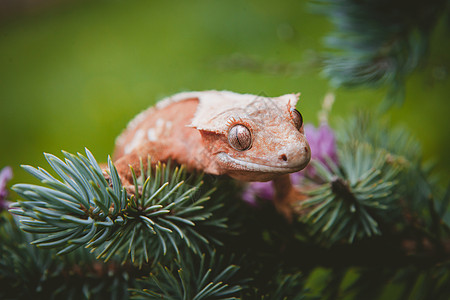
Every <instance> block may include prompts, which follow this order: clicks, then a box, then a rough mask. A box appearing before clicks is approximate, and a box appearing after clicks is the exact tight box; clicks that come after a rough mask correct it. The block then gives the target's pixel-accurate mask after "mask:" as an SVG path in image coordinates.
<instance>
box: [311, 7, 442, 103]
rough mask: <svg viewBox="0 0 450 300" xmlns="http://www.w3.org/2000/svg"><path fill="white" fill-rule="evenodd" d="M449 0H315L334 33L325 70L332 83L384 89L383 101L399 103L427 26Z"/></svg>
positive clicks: (418, 57) (426, 40) (329, 39)
mask: <svg viewBox="0 0 450 300" xmlns="http://www.w3.org/2000/svg"><path fill="white" fill-rule="evenodd" d="M447 5H448V1H445V0H438V1H433V3H428V2H423V1H406V0H395V1H390V0H369V1H356V0H337V1H336V0H315V1H314V2H313V9H314V10H315V11H316V12H318V13H322V14H324V15H326V16H327V17H328V18H329V19H330V21H331V22H332V23H333V25H334V27H335V31H334V32H333V33H331V34H330V35H329V36H328V37H327V38H326V41H325V43H326V45H327V46H328V47H329V48H330V49H331V51H329V52H328V53H327V59H326V60H325V66H324V69H323V72H324V74H325V76H326V77H328V78H330V80H331V83H332V84H333V85H335V86H345V87H371V88H379V87H381V86H385V87H387V88H388V92H387V95H386V100H387V101H386V104H388V106H389V105H392V104H393V103H395V102H397V103H401V102H402V101H403V98H404V84H405V80H406V78H407V76H408V75H409V74H411V73H412V71H414V70H415V69H416V68H417V67H418V66H420V64H421V63H422V62H423V61H424V58H425V56H426V52H427V48H428V44H429V40H430V36H431V30H432V29H433V28H434V25H435V24H436V23H437V20H439V17H440V15H442V13H443V12H445V8H446V6H447Z"/></svg>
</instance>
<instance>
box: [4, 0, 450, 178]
mask: <svg viewBox="0 0 450 300" xmlns="http://www.w3.org/2000/svg"><path fill="white" fill-rule="evenodd" d="M2 1H3V2H4V3H3V4H4V5H3V7H2V8H3V11H2V12H1V13H0V17H1V18H2V20H1V22H0V143H1V147H0V167H2V166H5V165H11V166H12V167H13V168H14V172H15V178H14V180H13V182H19V181H22V182H23V181H30V179H31V176H28V175H26V174H25V172H24V171H22V170H20V168H19V165H20V164H31V165H40V166H43V167H44V168H47V169H48V165H47V164H46V163H45V160H44V157H43V155H42V153H43V152H50V153H54V154H56V155H60V152H59V151H60V150H61V149H64V150H67V151H70V152H76V151H80V152H82V151H83V149H84V147H88V148H89V149H90V150H91V151H92V152H93V154H94V155H95V156H96V157H97V159H98V160H106V157H107V155H108V154H110V153H112V150H113V145H114V139H115V137H116V136H117V135H118V134H119V133H120V132H121V130H122V129H123V128H124V127H125V126H126V124H127V122H128V121H129V120H130V119H131V118H132V117H133V116H134V115H135V114H136V113H138V112H139V111H141V110H142V109H144V108H146V107H148V106H149V105H151V104H153V103H154V102H155V101H156V100H158V99H160V98H162V97H165V96H168V95H171V94H174V93H177V92H180V91H185V90H207V89H217V90H222V89H224V90H232V91H235V92H240V93H256V94H260V93H263V94H266V95H270V96H277V95H281V94H285V93H291V92H301V93H302V97H301V102H300V105H299V106H298V107H299V108H300V110H301V111H302V113H303V115H304V118H305V119H306V121H307V122H313V123H316V124H317V112H318V110H319V109H320V105H321V102H322V99H323V97H324V96H325V94H326V93H327V92H329V91H332V89H331V87H330V86H329V84H328V81H327V80H326V79H324V78H323V77H321V76H320V71H321V63H320V55H321V51H323V50H324V49H323V46H322V41H323V38H324V36H325V35H326V34H327V33H329V32H330V30H331V29H332V27H331V25H330V23H329V22H328V20H327V19H326V18H324V17H322V16H318V15H314V14H312V13H310V12H309V10H308V5H307V4H308V2H307V1H300V0H290V1H270V0H265V1H256V0H253V1H237V0H231V1H207V0H196V1H149V0H133V1H131V0H130V1H100V0H98V1H59V2H64V3H63V4H61V3H57V4H58V5H56V4H54V3H53V4H54V5H50V4H52V2H58V1H55V0H53V1H50V2H45V1H43V2H42V3H41V5H36V3H34V4H35V5H31V6H27V5H25V6H23V7H19V8H18V6H17V7H13V6H11V5H10V6H9V7H8V5H5V3H7V2H8V1H7V0H0V2H2ZM5 1H6V2H5ZM9 2H10V3H12V2H13V1H9ZM22 2H24V3H25V2H27V1H22ZM28 2H30V3H32V2H33V1H28ZM37 2H39V1H37ZM46 3H47V4H46ZM48 3H50V4H48ZM445 26H446V25H445V24H444V23H443V22H440V24H438V27H437V29H436V30H435V31H434V35H433V42H432V45H431V49H430V56H429V59H428V61H427V64H426V66H425V67H424V68H423V69H422V70H420V71H419V72H416V73H414V74H413V75H412V76H411V77H410V78H409V80H408V82H407V94H406V98H407V99H406V101H405V103H404V105H403V106H402V107H401V108H394V109H393V110H391V111H390V112H389V116H390V117H391V118H392V120H393V122H394V123H396V124H402V125H405V126H407V127H408V128H409V129H410V130H411V131H412V132H413V134H414V135H415V136H416V137H417V138H418V139H419V140H420V141H421V142H422V143H423V150H424V153H425V158H426V159H433V160H435V161H436V162H438V167H439V169H440V170H441V171H442V172H443V173H445V174H446V176H447V178H449V175H448V173H449V172H448V171H449V170H450V168H449V166H450V158H449V155H450V141H449V137H450V122H449V116H450V105H449V104H448V99H447V98H448V95H449V87H450V84H449V83H450V79H449V76H448V72H449V67H450V51H449V50H450V42H449V39H448V31H446V28H445ZM335 92H336V102H335V105H334V107H333V112H332V116H331V123H332V124H333V123H335V121H336V120H338V119H339V118H346V117H348V116H350V115H351V114H352V113H354V112H355V111H356V110H357V109H358V108H369V109H375V108H376V107H377V106H376V105H377V104H378V103H379V101H380V100H381V99H382V98H383V97H384V93H385V91H384V90H377V91H374V90H337V91H335Z"/></svg>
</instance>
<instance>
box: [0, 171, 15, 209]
mask: <svg viewBox="0 0 450 300" xmlns="http://www.w3.org/2000/svg"><path fill="white" fill-rule="evenodd" d="M12 177H13V172H12V169H11V167H4V168H3V169H2V170H1V171H0V211H2V210H3V209H6V208H8V203H7V202H6V196H7V195H8V189H7V188H6V184H7V183H8V181H10V180H11V178H12Z"/></svg>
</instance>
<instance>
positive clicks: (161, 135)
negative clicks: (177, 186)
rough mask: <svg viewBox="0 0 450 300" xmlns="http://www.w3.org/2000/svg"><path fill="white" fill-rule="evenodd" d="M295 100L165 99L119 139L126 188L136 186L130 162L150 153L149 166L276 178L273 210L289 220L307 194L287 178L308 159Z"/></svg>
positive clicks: (136, 164)
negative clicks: (169, 162) (171, 164)
mask: <svg viewBox="0 0 450 300" xmlns="http://www.w3.org/2000/svg"><path fill="white" fill-rule="evenodd" d="M298 97H299V94H287V95H283V96H280V97H276V98H269V97H262V96H257V95H250V94H237V93H233V92H228V91H202V92H183V93H179V94H175V95H173V96H171V97H168V98H165V99H163V100H161V101H159V102H158V103H157V104H156V105H155V106H154V107H150V108H148V109H147V110H145V111H143V112H141V113H140V114H138V115H137V116H136V117H135V118H134V119H133V120H131V121H130V123H129V124H128V126H127V128H126V129H125V130H124V131H123V132H122V133H121V134H120V135H119V137H118V138H117V140H116V146H115V150H114V155H113V160H114V163H115V166H116V168H117V171H118V172H119V175H120V178H121V180H122V183H123V184H124V185H125V186H127V185H131V184H132V182H133V181H132V175H131V172H130V165H131V166H132V167H133V168H134V170H136V171H139V170H140V162H141V158H142V162H144V163H145V162H146V161H147V159H146V158H147V156H150V157H151V163H152V164H154V163H156V162H158V161H163V162H164V161H167V160H169V159H170V160H172V161H175V162H176V163H178V164H184V165H186V167H187V169H188V170H199V171H203V172H205V173H209V174H214V175H229V176H231V177H232V178H235V179H237V180H242V181H269V180H273V185H274V188H275V195H276V199H274V200H275V202H274V203H275V206H276V207H277V209H278V210H279V211H280V212H281V213H283V214H284V215H285V216H287V217H288V218H289V216H290V214H291V208H290V203H291V202H293V201H299V200H301V199H302V197H303V198H304V197H305V196H304V195H302V194H301V193H300V192H299V191H297V190H296V189H295V188H293V186H292V184H291V181H290V178H289V173H293V172H297V171H300V170H302V169H303V168H305V167H306V165H307V164H308V162H309V160H310V158H311V151H310V148H309V145H308V142H307V140H306V137H305V135H304V131H303V119H302V115H301V114H300V112H299V111H298V110H296V109H295V106H296V104H297V101H298ZM144 167H145V168H146V167H147V166H144ZM137 175H138V176H139V174H137Z"/></svg>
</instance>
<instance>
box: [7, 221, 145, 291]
mask: <svg viewBox="0 0 450 300" xmlns="http://www.w3.org/2000/svg"><path fill="white" fill-rule="evenodd" d="M36 238H38V236H37V235H36V234H30V233H26V232H23V231H21V230H19V228H18V227H17V225H16V223H15V220H14V219H13V218H11V216H10V215H7V213H6V212H4V213H0V240H1V243H0V286H2V288H1V289H0V298H1V299H126V298H128V297H129V292H128V287H129V286H133V285H134V283H135V276H136V273H139V271H138V270H137V269H136V268H135V267H133V266H131V265H129V264H125V265H121V264H120V262H118V261H112V262H111V263H109V264H108V265H105V264H103V263H102V262H101V261H99V260H97V259H96V258H95V256H93V255H91V254H90V253H89V252H88V251H87V250H86V249H83V248H79V249H77V250H75V251H73V252H71V253H70V254H68V255H65V256H57V255H56V251H54V250H52V249H50V250H47V249H45V250H42V249H39V248H36V246H34V245H31V244H30V242H31V241H32V240H34V239H36Z"/></svg>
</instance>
